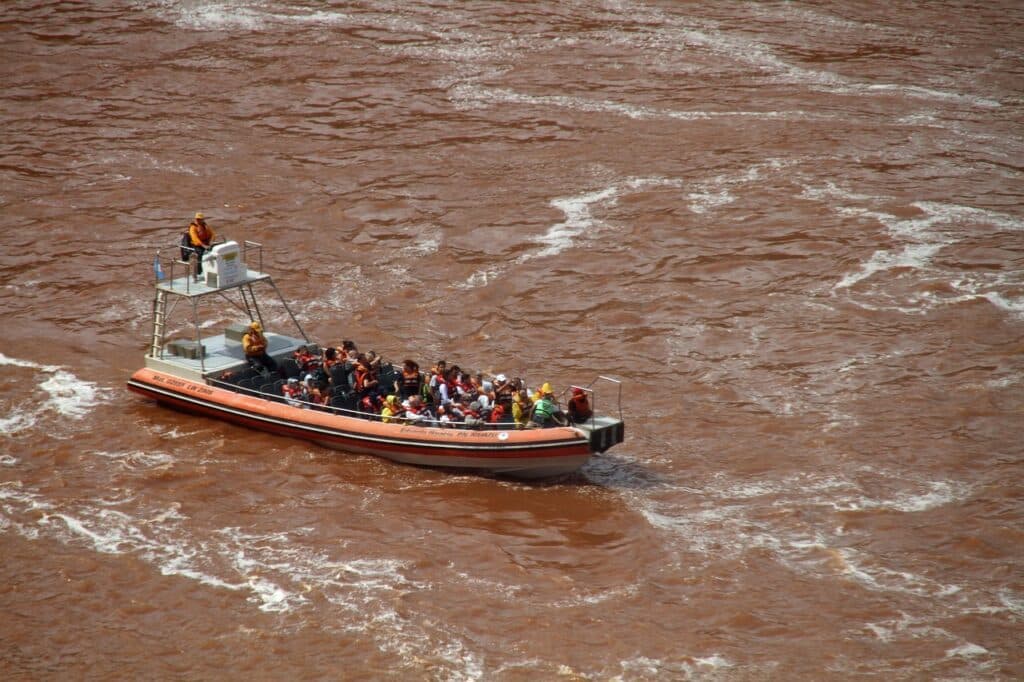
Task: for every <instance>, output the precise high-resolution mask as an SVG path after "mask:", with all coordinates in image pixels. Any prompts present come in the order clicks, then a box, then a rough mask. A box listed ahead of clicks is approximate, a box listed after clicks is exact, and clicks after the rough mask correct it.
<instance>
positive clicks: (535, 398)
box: [530, 381, 554, 402]
mask: <svg viewBox="0 0 1024 682" xmlns="http://www.w3.org/2000/svg"><path fill="white" fill-rule="evenodd" d="M547 393H551V394H552V395H554V389H552V388H551V384H549V383H548V382H546V381H545V382H544V384H543V385H542V386H541V387H540V388H538V389H537V392H536V393H534V394H533V395H532V396H530V398H531V399H532V400H533V402H537V401H538V400H540V399H541V398H543V397H544V395H545V394H547Z"/></svg>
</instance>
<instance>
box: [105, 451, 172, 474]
mask: <svg viewBox="0 0 1024 682" xmlns="http://www.w3.org/2000/svg"><path fill="white" fill-rule="evenodd" d="M94 454H96V455H98V456H100V457H104V458H106V459H111V460H114V461H116V462H117V463H118V464H120V465H121V466H122V467H123V468H124V469H131V470H136V469H156V468H166V467H169V466H170V465H171V464H173V463H174V457H172V456H171V455H169V454H167V453H164V452H142V451H141V450H134V451H132V452H105V451H102V450H98V451H96V452H95V453H94Z"/></svg>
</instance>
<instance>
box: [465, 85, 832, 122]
mask: <svg viewBox="0 0 1024 682" xmlns="http://www.w3.org/2000/svg"><path fill="white" fill-rule="evenodd" d="M449 98H450V99H451V101H452V104H454V105H455V106H456V107H457V108H459V109H463V110H473V109H483V108H487V107H491V106H495V105H500V104H516V105H523V106H530V107H542V108H547V109H568V110H570V111H579V112H583V113H596V114H613V115H616V116H624V117H626V118H630V119H633V120H675V121H710V120H728V119H735V118H750V119H759V120H761V119H782V120H803V121H808V120H823V119H827V118H831V115H829V114H820V113H811V112H807V111H802V110H793V111H735V110H734V111H714V110H693V111H682V110H678V109H658V108H655V107H649V106H643V105H637V104H626V103H622V102H615V101H613V100H596V99H588V98H586V97H579V96H571V95H528V94H525V93H521V92H516V91H514V90H509V89H504V88H488V87H484V86H481V85H478V84H476V83H468V82H467V83H460V84H458V85H455V86H453V87H452V88H451V89H450V92H449Z"/></svg>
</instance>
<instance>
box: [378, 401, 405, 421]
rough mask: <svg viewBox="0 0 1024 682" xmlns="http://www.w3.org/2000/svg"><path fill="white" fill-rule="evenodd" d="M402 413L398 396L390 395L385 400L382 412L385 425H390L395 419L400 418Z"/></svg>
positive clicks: (381, 418) (381, 415) (381, 417)
mask: <svg viewBox="0 0 1024 682" xmlns="http://www.w3.org/2000/svg"><path fill="white" fill-rule="evenodd" d="M401 412H402V406H401V405H399V404H398V398H397V396H393V395H389V396H388V397H387V398H385V399H384V407H383V408H381V411H380V420H381V421H382V422H384V423H385V424H390V423H391V422H392V421H394V419H395V417H400V416H401Z"/></svg>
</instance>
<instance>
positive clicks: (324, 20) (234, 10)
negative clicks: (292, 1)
mask: <svg viewBox="0 0 1024 682" xmlns="http://www.w3.org/2000/svg"><path fill="white" fill-rule="evenodd" d="M148 4H149V3H147V5H148ZM158 6H159V7H160V8H161V9H160V14H161V15H162V16H163V17H164V18H165V19H167V20H168V21H170V22H172V23H174V24H175V25H176V26H178V27H179V28H185V29H189V30H193V31H197V30H198V31H262V30H266V29H269V28H271V27H272V26H274V25H280V24H299V25H313V26H325V27H330V26H336V25H339V24H346V23H350V22H351V20H352V17H351V16H350V15H348V14H344V13H340V12H329V11H324V10H314V11H308V10H305V9H303V8H300V7H295V6H285V5H280V6H275V5H271V6H272V7H283V8H285V9H287V10H288V11H274V12H272V11H269V10H268V9H267V3H266V2H262V1H258V0H257V1H253V0H219V1H216V0H214V1H207V2H199V3H188V4H186V5H182V3H180V2H177V0H162V2H160V3H159V5H158Z"/></svg>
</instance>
